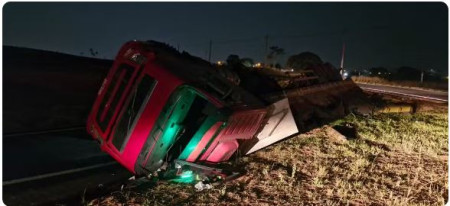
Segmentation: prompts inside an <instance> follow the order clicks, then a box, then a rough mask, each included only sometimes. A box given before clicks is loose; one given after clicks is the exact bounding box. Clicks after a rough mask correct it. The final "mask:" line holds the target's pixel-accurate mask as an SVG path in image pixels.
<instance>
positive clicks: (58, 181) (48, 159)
mask: <svg viewBox="0 0 450 206" xmlns="http://www.w3.org/2000/svg"><path fill="white" fill-rule="evenodd" d="M131 176H132V174H131V173H130V172H128V171H127V170H126V169H124V168H123V167H122V166H121V165H119V164H117V163H116V162H115V161H114V160H113V159H112V158H110V157H109V156H108V155H107V154H106V153H104V152H102V151H101V150H100V147H99V146H98V144H97V143H96V142H95V141H94V140H93V139H92V138H91V137H89V136H88V135H87V133H86V132H85V131H84V129H80V130H75V131H64V132H56V133H47V134H26V135H23V136H21V135H15V136H4V137H3V201H4V203H5V204H6V205H42V204H55V203H67V201H69V200H70V201H72V203H75V204H77V203H78V204H79V203H81V200H82V198H85V197H86V196H88V195H89V194H93V193H97V194H98V193H101V192H102V189H104V188H111V187H107V186H111V185H113V184H120V182H124V180H126V179H127V178H129V177H131ZM103 192H106V191H103Z"/></svg>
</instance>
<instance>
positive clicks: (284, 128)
mask: <svg viewBox="0 0 450 206" xmlns="http://www.w3.org/2000/svg"><path fill="white" fill-rule="evenodd" d="M269 111H270V113H268V115H267V122H266V124H265V126H264V127H263V129H262V130H261V131H260V132H259V133H258V134H257V135H256V138H257V142H256V144H254V145H253V146H252V147H251V148H249V150H248V151H247V152H246V153H245V154H250V153H252V152H255V151H257V150H260V149H262V148H264V147H267V146H270V145H272V144H274V143H276V142H278V141H280V140H283V139H285V138H287V137H289V136H291V135H294V134H296V133H298V128H297V125H296V123H295V120H294V117H293V115H292V111H291V108H290V106H289V101H288V99H287V98H284V99H282V100H280V101H278V102H275V103H273V104H272V105H270V109H269Z"/></svg>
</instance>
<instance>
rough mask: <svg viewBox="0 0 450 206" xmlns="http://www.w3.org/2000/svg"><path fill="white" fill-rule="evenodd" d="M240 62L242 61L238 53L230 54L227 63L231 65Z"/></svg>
mask: <svg viewBox="0 0 450 206" xmlns="http://www.w3.org/2000/svg"><path fill="white" fill-rule="evenodd" d="M240 63H241V59H240V58H239V56H238V55H236V54H230V55H229V56H228V57H227V64H228V65H230V66H236V65H239V64H240Z"/></svg>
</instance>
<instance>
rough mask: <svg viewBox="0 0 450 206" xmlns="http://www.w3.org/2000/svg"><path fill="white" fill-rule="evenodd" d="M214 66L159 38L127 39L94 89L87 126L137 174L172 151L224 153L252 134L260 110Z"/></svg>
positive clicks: (203, 156) (185, 155)
mask: <svg viewBox="0 0 450 206" xmlns="http://www.w3.org/2000/svg"><path fill="white" fill-rule="evenodd" d="M216 70H217V69H216V68H214V67H213V66H212V65H211V64H209V63H208V62H206V61H203V60H201V59H198V58H196V57H192V56H190V55H189V54H187V53H179V52H178V51H176V50H175V49H173V48H171V47H168V46H166V45H164V44H162V43H158V42H154V41H148V42H141V41H131V42H128V43H126V44H125V45H123V46H122V48H121V49H120V51H119V53H118V54H117V57H116V59H115V61H114V64H113V66H112V68H111V69H110V71H109V73H108V75H107V77H106V78H105V80H104V81H103V84H102V86H101V88H100V90H99V91H98V95H97V98H96V100H95V103H94V105H93V108H92V110H91V112H90V114H89V116H88V123H87V130H88V132H89V133H90V134H91V135H92V136H93V137H94V138H95V139H96V140H98V141H99V143H100V145H101V149H102V150H103V151H105V152H107V153H108V154H109V155H111V156H112V157H113V158H114V159H116V160H117V161H118V162H119V163H121V164H122V165H123V166H124V167H126V168H127V169H128V170H130V171H131V172H133V173H135V174H138V175H146V174H149V173H152V172H154V171H156V170H157V169H158V168H160V167H161V166H162V165H163V163H164V162H168V161H172V160H175V159H178V160H184V161H188V162H209V163H217V162H222V161H226V160H228V159H229V158H230V157H231V156H232V155H233V154H235V153H236V151H237V150H239V149H240V145H243V144H245V142H246V141H247V142H249V141H252V140H254V139H255V134H256V133H257V132H258V131H260V130H261V125H262V124H263V123H264V121H266V120H267V118H266V116H267V112H268V110H267V108H266V106H265V105H264V103H263V102H261V101H260V100H259V99H257V98H256V97H254V96H253V95H252V94H250V93H248V92H246V91H245V90H243V89H242V88H240V87H238V86H237V85H234V84H233V83H232V82H230V81H228V80H227V79H225V78H224V77H222V76H220V74H219V72H217V71H216Z"/></svg>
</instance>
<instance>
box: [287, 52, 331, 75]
mask: <svg viewBox="0 0 450 206" xmlns="http://www.w3.org/2000/svg"><path fill="white" fill-rule="evenodd" d="M319 64H323V61H322V59H320V57H319V56H318V55H316V54H314V53H312V52H302V53H300V54H297V55H292V56H290V57H289V58H288V60H287V62H286V67H288V68H292V69H294V70H297V71H298V70H305V69H308V68H309V67H312V66H315V65H319Z"/></svg>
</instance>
